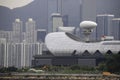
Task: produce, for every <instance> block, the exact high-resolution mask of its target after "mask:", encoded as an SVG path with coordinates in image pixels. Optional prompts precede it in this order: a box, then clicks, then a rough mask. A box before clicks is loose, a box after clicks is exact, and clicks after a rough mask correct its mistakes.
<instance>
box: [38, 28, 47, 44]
mask: <svg viewBox="0 0 120 80" xmlns="http://www.w3.org/2000/svg"><path fill="white" fill-rule="evenodd" d="M46 34H47V31H46V29H38V30H37V41H38V42H44V41H45V36H46Z"/></svg>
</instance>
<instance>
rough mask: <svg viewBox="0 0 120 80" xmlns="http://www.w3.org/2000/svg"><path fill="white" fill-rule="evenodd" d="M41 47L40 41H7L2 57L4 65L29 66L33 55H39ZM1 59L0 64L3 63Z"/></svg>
mask: <svg viewBox="0 0 120 80" xmlns="http://www.w3.org/2000/svg"><path fill="white" fill-rule="evenodd" d="M0 47H1V46H0ZM42 48H43V44H42V43H26V42H25V41H23V42H22V43H7V45H6V54H7V55H6V56H5V58H4V57H2V58H4V59H3V60H4V65H5V67H11V66H14V67H17V68H23V67H31V63H32V59H33V56H35V55H41V54H42ZM1 49H3V48H1ZM0 55H2V54H0ZM2 58H1V59H2ZM3 60H1V64H3ZM5 60H6V61H5Z"/></svg>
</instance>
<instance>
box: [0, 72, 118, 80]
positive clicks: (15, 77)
mask: <svg viewBox="0 0 120 80" xmlns="http://www.w3.org/2000/svg"><path fill="white" fill-rule="evenodd" d="M0 80H120V76H119V75H109V76H106V75H102V74H38V73H17V74H16V73H12V74H11V75H8V76H0Z"/></svg>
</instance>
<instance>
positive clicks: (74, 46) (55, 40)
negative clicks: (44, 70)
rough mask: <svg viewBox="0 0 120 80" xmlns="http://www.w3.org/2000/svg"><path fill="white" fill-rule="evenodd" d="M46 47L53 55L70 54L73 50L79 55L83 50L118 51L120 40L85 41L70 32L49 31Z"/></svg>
mask: <svg viewBox="0 0 120 80" xmlns="http://www.w3.org/2000/svg"><path fill="white" fill-rule="evenodd" d="M45 43H46V46H47V48H48V49H49V50H50V51H51V52H52V53H53V55H55V56H70V55H71V54H72V53H73V52H74V51H75V50H76V51H77V52H78V54H79V55H81V54H82V53H83V52H84V51H86V50H87V51H89V53H91V54H94V53H95V52H96V50H99V51H100V52H101V53H103V54H104V53H106V52H107V51H108V50H111V51H112V52H113V53H118V52H119V51H120V41H101V42H94V43H92V42H91V43H85V42H82V41H80V39H79V38H78V37H76V36H74V35H72V34H70V33H65V32H54V33H49V34H48V35H47V36H46V38H45Z"/></svg>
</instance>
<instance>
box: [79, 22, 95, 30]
mask: <svg viewBox="0 0 120 80" xmlns="http://www.w3.org/2000/svg"><path fill="white" fill-rule="evenodd" d="M96 26H97V23H96V22H93V21H82V22H81V23H80V28H83V29H93V28H95V27H96Z"/></svg>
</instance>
